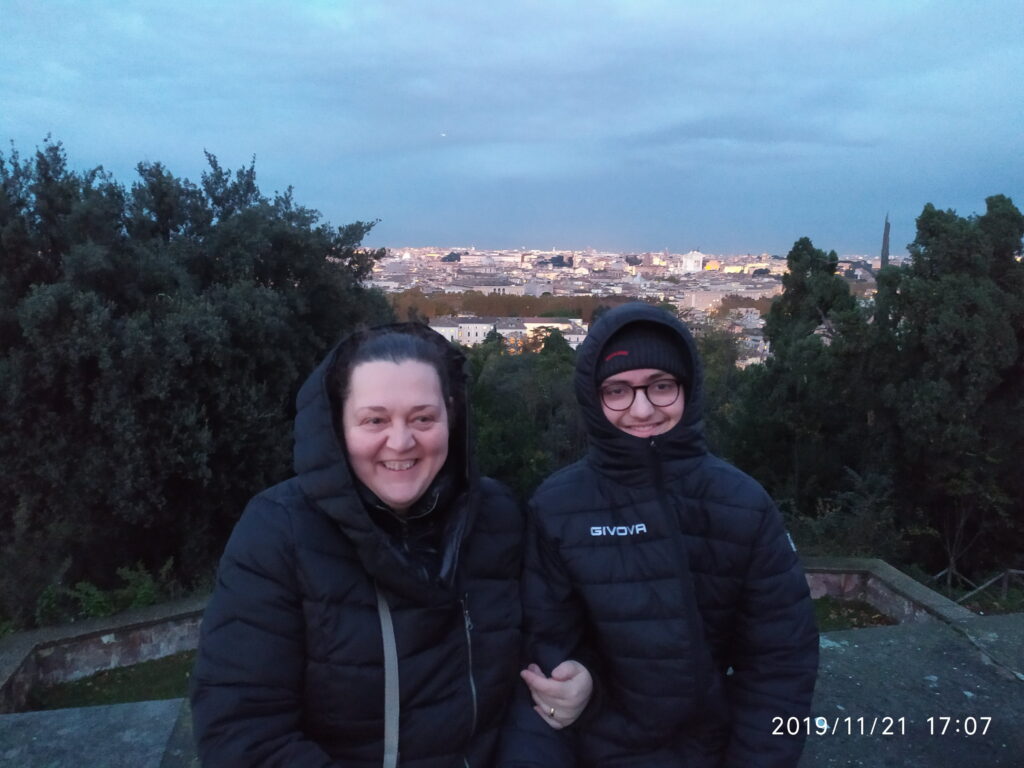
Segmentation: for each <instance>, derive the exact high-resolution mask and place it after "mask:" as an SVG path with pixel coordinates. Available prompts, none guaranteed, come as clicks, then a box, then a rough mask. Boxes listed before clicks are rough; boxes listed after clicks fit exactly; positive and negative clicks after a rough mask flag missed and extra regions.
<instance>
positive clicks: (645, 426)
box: [629, 422, 661, 432]
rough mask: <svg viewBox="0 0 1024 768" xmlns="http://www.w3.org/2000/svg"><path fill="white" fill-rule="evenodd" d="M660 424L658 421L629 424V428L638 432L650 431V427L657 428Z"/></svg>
mask: <svg viewBox="0 0 1024 768" xmlns="http://www.w3.org/2000/svg"><path fill="white" fill-rule="evenodd" d="M660 426H661V423H660V422H656V423H653V424H630V425H629V429H635V430H637V431H638V432H650V431H651V430H652V429H657V428H658V427H660Z"/></svg>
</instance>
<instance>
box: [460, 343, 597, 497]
mask: <svg viewBox="0 0 1024 768" xmlns="http://www.w3.org/2000/svg"><path fill="white" fill-rule="evenodd" d="M467 355H468V356H469V362H470V369H471V373H472V391H471V397H472V403H473V411H474V422H475V424H476V433H477V440H476V446H477V458H478V462H479V465H480V469H481V471H482V472H483V473H484V474H486V475H490V476H491V477H495V478H497V479H499V480H501V481H502V482H503V483H505V484H506V485H508V486H509V487H511V488H512V489H513V490H514V491H515V492H516V493H517V494H518V495H519V496H520V498H523V499H525V498H526V497H527V496H529V494H530V493H531V492H532V491H533V490H534V489H535V488H536V487H537V485H539V484H540V482H541V481H542V480H543V479H544V478H545V477H547V476H548V475H549V474H551V473H552V472H553V471H554V470H556V469H558V468H559V467H563V466H565V465H566V464H569V463H570V462H572V461H575V460H576V459H578V458H579V457H580V456H581V455H582V453H583V448H584V446H585V444H586V435H585V433H584V431H583V425H582V423H581V422H580V420H579V417H578V415H577V408H576V395H575V392H574V390H573V383H572V377H573V370H574V367H575V364H576V363H575V360H576V353H575V351H574V350H573V349H572V348H571V347H570V346H569V344H568V343H567V342H566V341H565V338H564V337H563V336H562V335H561V334H560V333H559V332H558V331H557V330H552V331H550V332H549V334H548V335H547V337H546V338H545V339H544V341H543V342H542V345H541V347H540V351H539V352H537V353H528V354H519V355H514V354H509V353H508V352H507V351H506V350H505V347H504V344H503V342H502V339H501V337H500V336H498V335H497V334H496V333H495V334H493V335H488V337H487V339H486V340H485V341H484V343H483V344H480V345H478V346H476V347H471V348H469V349H468V350H467Z"/></svg>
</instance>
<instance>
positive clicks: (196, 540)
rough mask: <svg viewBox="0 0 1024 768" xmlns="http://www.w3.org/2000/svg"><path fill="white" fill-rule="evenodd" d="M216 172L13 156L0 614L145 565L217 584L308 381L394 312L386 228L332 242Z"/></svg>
mask: <svg viewBox="0 0 1024 768" xmlns="http://www.w3.org/2000/svg"><path fill="white" fill-rule="evenodd" d="M207 159H208V161H209V168H210V169H209V171H208V172H206V173H204V174H203V178H202V183H201V185H199V186H197V185H194V184H192V183H191V182H189V181H187V180H184V179H178V178H176V177H175V176H173V174H171V173H170V172H169V171H168V170H167V169H166V168H165V167H163V166H162V165H161V164H159V163H141V164H139V166H138V167H137V171H138V178H137V180H136V181H135V182H134V183H133V184H132V186H131V188H130V189H125V188H124V187H123V186H122V185H120V184H118V183H117V182H116V181H115V180H114V179H113V178H112V177H111V176H110V175H109V174H107V173H105V172H103V171H102V170H101V169H95V170H92V171H86V172H83V173H76V172H73V171H71V170H69V169H68V166H67V159H66V155H65V153H64V149H63V147H62V146H61V145H60V144H59V143H54V142H50V141H49V140H48V141H46V142H45V143H44V145H43V147H42V148H40V149H39V150H38V151H37V152H36V153H35V156H34V158H33V160H32V161H31V162H27V161H23V160H22V158H21V157H20V155H19V154H18V153H17V152H16V151H12V152H11V153H10V155H9V156H7V157H4V156H3V155H0V266H2V269H0V392H2V393H3V398H4V404H5V407H4V409H2V412H0V472H2V473H3V475H4V478H5V482H4V484H3V487H2V488H0V544H2V547H0V619H2V618H3V616H7V617H9V618H13V619H15V620H16V621H18V622H19V623H25V622H27V621H29V619H30V617H31V615H32V613H33V605H34V602H35V600H36V597H37V596H38V595H39V594H40V593H41V592H42V590H43V589H44V588H45V587H47V586H48V585H49V586H51V587H52V586H54V585H57V584H58V583H59V582H62V580H63V583H65V584H70V583H74V581H76V580H79V579H89V580H91V581H94V582H96V583H97V584H100V585H103V584H104V583H109V582H110V581H111V579H112V578H113V577H114V574H115V571H116V569H117V568H118V567H120V566H124V565H131V564H134V563H136V562H142V563H144V564H145V565H147V566H150V567H152V568H153V569H154V570H155V569H156V567H157V566H159V565H160V564H161V563H163V562H165V561H166V560H167V559H168V558H173V559H174V561H175V563H176V565H177V574H178V575H179V576H182V577H186V578H193V577H195V576H196V575H200V574H203V573H205V572H206V569H207V567H208V565H209V564H210V562H211V560H212V557H213V556H214V555H215V553H217V552H219V550H220V548H221V547H222V546H223V541H224V538H225V536H226V534H227V532H228V531H229V530H230V528H231V526H232V525H233V522H234V520H235V519H236V518H237V516H238V514H239V513H240V511H241V509H242V507H243V505H244V503H245V501H246V499H247V498H248V497H249V496H251V495H252V494H253V493H254V492H256V491H258V490H259V489H260V488H261V487H264V486H266V485H268V484H270V483H271V482H274V481H276V480H279V479H281V478H283V477H285V476H286V475H287V474H288V473H289V467H290V452H291V448H290V438H289V435H290V429H291V424H290V422H291V416H292V408H293V402H294V396H295V393H296V391H297V388H298V386H299V384H300V383H301V380H302V378H303V377H304V376H305V375H307V374H308V373H309V371H310V370H312V368H313V366H314V365H315V362H316V361H317V360H318V359H319V357H320V356H321V355H322V354H323V353H324V352H325V351H326V349H327V348H328V347H329V346H330V345H331V344H332V343H333V342H334V341H335V340H336V339H337V338H338V336H339V335H340V334H341V333H343V332H345V331H346V330H347V329H350V328H352V327H354V326H355V325H356V324H357V323H360V322H373V321H379V320H384V319H389V318H390V317H391V313H390V310H389V308H388V307H387V304H386V302H385V301H384V299H383V297H382V296H381V295H380V294H379V293H377V292H376V291H372V290H367V289H365V288H363V287H362V285H361V281H362V280H363V279H365V278H366V277H367V276H368V274H369V270H370V268H371V266H372V264H373V262H374V261H375V260H376V259H378V258H379V257H380V255H381V253H380V252H379V251H376V252H369V251H366V250H364V249H362V248H361V247H360V243H361V241H362V238H363V237H364V236H365V234H366V233H367V232H368V231H369V230H370V228H371V227H372V226H373V224H372V223H367V222H355V223H354V224H350V225H348V226H345V227H339V228H333V227H331V226H329V225H327V224H324V223H321V222H320V217H319V214H318V213H317V212H316V211H312V210H310V209H307V208H303V207H301V206H298V205H296V204H295V202H294V201H293V199H292V196H291V191H290V190H289V191H288V192H286V193H285V194H283V195H277V196H275V197H274V198H273V199H270V198H267V197H265V196H263V195H262V194H261V193H260V192H259V189H258V187H257V186H256V178H255V169H254V166H253V165H252V164H250V165H249V166H248V167H246V168H243V169H241V170H239V171H237V172H235V173H234V174H231V173H228V172H227V171H225V170H224V169H222V168H221V167H220V166H219V164H218V163H217V161H216V158H214V157H213V156H212V155H207Z"/></svg>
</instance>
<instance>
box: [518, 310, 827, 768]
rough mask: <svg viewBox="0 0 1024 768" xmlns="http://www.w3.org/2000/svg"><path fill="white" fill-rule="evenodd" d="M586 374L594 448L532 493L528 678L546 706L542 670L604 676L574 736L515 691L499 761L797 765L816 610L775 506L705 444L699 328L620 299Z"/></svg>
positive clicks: (593, 344)
mask: <svg viewBox="0 0 1024 768" xmlns="http://www.w3.org/2000/svg"><path fill="white" fill-rule="evenodd" d="M575 386H576V396H577V400H578V402H579V404H580V408H581V411H582V415H583V419H584V422H585V424H586V428H587V431H588V436H589V441H590V446H589V450H588V452H587V455H586V456H585V457H584V458H583V459H582V460H580V461H578V462H576V463H575V464H573V465H571V466H569V467H566V468H565V469H563V470H561V471H559V472H557V473H555V474H554V475H552V476H551V477H550V478H548V479H547V480H546V481H545V482H544V483H543V484H542V485H541V487H540V488H539V489H538V490H537V493H536V494H535V495H534V497H533V500H532V502H531V507H532V512H533V516H532V521H531V522H532V532H531V536H530V542H529V544H528V547H527V552H526V562H525V568H524V576H523V594H524V603H523V605H524V611H525V627H526V632H527V642H526V647H527V655H528V658H529V659H531V660H533V661H535V662H537V664H536V665H535V666H533V667H531V668H529V669H527V670H524V672H523V677H524V679H525V680H526V682H527V684H528V685H529V686H530V689H531V691H532V694H533V699H534V702H537V701H538V699H541V701H540V704H539V705H540V706H541V707H543V706H544V705H545V704H546V703H547V702H548V701H549V700H550V699H548V698H544V691H543V687H544V686H549V685H550V679H549V678H546V677H545V675H544V670H548V669H550V668H551V667H555V665H558V664H559V662H561V661H562V660H563V659H566V658H569V657H573V658H579V659H583V660H584V661H585V662H586V663H587V665H588V666H589V667H590V668H591V669H592V670H593V671H594V677H595V685H596V688H597V691H598V692H597V693H596V694H595V697H594V700H593V701H591V703H590V705H589V706H588V708H587V710H586V712H584V714H583V718H582V719H581V722H579V723H577V724H576V725H575V726H574V727H573V728H572V729H571V730H572V732H574V733H575V735H576V736H577V738H576V740H575V741H574V742H568V741H567V740H566V739H564V738H562V737H561V736H562V735H561V734H556V733H555V732H554V731H551V730H547V731H545V730H544V729H540V728H537V727H536V717H535V715H534V714H533V712H531V711H530V710H529V702H526V697H525V696H523V697H521V702H520V704H519V705H518V706H517V707H516V711H515V712H514V713H513V715H514V716H513V722H514V723H515V726H514V728H513V729H511V732H510V734H509V737H508V738H507V739H505V742H504V743H505V744H506V747H505V748H504V749H503V760H502V761H501V762H500V764H501V765H503V766H517V767H518V766H544V768H555V767H556V766H561V765H565V766H571V765H573V764H574V760H575V761H577V762H578V763H579V764H581V765H600V766H604V767H605V768H608V767H613V766H627V765H628V766H639V765H642V766H645V768H661V767H664V768H675V767H676V766H684V765H685V766H688V768H711V766H716V767H719V766H744V768H755V767H759V768H768V767H769V766H770V767H771V768H793V766H795V765H796V764H797V761H798V760H799V757H800V753H801V749H802V746H803V741H802V739H801V738H800V737H799V736H787V735H781V736H780V735H776V732H777V730H778V729H777V728H775V727H774V725H775V724H777V722H778V718H783V719H786V718H789V717H792V718H797V719H799V718H804V717H806V716H808V714H809V710H810V705H811V697H812V693H813V691H814V682H815V676H816V671H817V662H818V633H817V629H816V628H815V622H814V611H813V608H812V607H811V601H810V595H809V593H808V589H807V583H806V581H805V578H804V574H803V570H802V568H801V565H800V561H799V559H798V558H797V556H796V551H795V548H794V547H793V545H792V541H791V540H790V539H789V537H788V535H787V534H786V531H785V528H784V526H783V522H782V518H781V516H780V515H779V512H778V510H777V509H776V508H775V505H774V504H773V503H772V501H771V499H770V498H769V497H768V495H767V494H766V493H765V491H764V490H763V489H762V488H761V487H760V486H759V485H758V484H757V483H756V482H755V481H754V480H753V479H751V478H750V477H748V476H747V475H745V474H743V473H742V472H741V471H739V470H738V469H736V468H735V467H733V466H731V465H729V464H727V463H725V462H724V461H722V460H721V459H718V458H717V457H715V456H713V455H712V454H710V453H709V452H708V450H707V446H706V444H705V441H704V434H703V420H702V414H701V400H702V394H703V382H702V378H701V366H700V360H699V356H698V354H697V347H696V344H695V343H694V340H693V338H692V337H691V336H690V333H689V332H688V331H687V329H686V328H685V327H684V326H683V324H682V323H680V322H679V321H678V320H677V319H676V318H674V317H672V316H671V315H669V314H668V313H667V312H665V311H663V310H660V309H657V308H654V307H651V306H648V305H645V304H627V305H624V306H621V307H618V308H616V309H613V310H611V311H609V312H607V313H606V314H605V315H603V316H602V317H601V319H600V320H599V321H598V322H597V323H595V324H594V326H593V327H592V328H591V329H590V333H589V334H588V335H587V339H586V341H585V342H584V343H583V344H582V345H581V346H580V349H579V352H578V355H577V360H576V375H575ZM556 669H557V667H556ZM555 676H556V675H555V674H554V673H552V677H555ZM552 706H553V705H552ZM574 745H575V747H576V754H575V755H574V754H573V751H572V746H574Z"/></svg>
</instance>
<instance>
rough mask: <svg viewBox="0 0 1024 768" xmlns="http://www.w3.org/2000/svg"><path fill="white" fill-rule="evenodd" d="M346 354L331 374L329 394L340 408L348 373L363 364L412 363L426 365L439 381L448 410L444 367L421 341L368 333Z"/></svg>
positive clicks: (439, 357)
mask: <svg viewBox="0 0 1024 768" xmlns="http://www.w3.org/2000/svg"><path fill="white" fill-rule="evenodd" d="M350 349H351V351H350V352H349V354H347V355H344V354H339V355H338V359H337V360H336V361H335V364H334V366H333V368H332V370H331V374H332V375H331V379H332V381H331V390H332V394H334V395H335V396H336V397H337V398H338V404H339V405H343V404H344V402H345V398H347V397H348V393H349V386H350V384H351V381H352V371H353V370H355V368H356V366H358V365H362V364H363V363H375V362H380V361H384V362H389V363H404V362H408V361H414V362H418V363H426V364H427V365H429V366H430V367H431V368H433V369H434V370H435V371H436V372H437V377H438V379H440V381H441V393H442V394H443V395H444V401H445V406H446V407H450V404H449V400H450V398H451V379H450V377H449V375H448V366H447V365H446V364H445V360H444V357H443V356H442V353H441V350H440V349H438V348H437V347H436V346H435V345H433V344H430V343H429V342H427V341H426V340H425V339H422V338H420V337H418V336H413V335H412V334H409V333H402V332H400V331H397V330H392V329H381V330H379V331H377V330H376V329H371V330H370V331H368V332H366V338H364V339H356V340H354V344H353V345H352V346H351V347H350Z"/></svg>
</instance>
